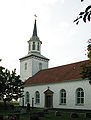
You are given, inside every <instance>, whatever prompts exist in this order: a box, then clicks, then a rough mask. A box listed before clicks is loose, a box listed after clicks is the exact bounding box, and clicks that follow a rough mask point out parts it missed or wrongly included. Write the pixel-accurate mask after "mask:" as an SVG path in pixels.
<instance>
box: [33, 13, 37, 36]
mask: <svg viewBox="0 0 91 120" xmlns="http://www.w3.org/2000/svg"><path fill="white" fill-rule="evenodd" d="M34 16H35V23H34V29H33V35H32V36H37V25H36V17H37V16H36V15H34Z"/></svg>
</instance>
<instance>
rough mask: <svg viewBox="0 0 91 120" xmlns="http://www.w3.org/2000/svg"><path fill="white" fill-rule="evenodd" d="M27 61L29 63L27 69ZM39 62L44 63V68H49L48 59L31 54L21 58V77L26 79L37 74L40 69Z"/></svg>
mask: <svg viewBox="0 0 91 120" xmlns="http://www.w3.org/2000/svg"><path fill="white" fill-rule="evenodd" d="M25 63H27V69H26V70H25ZM39 63H42V69H47V68H48V61H47V60H44V59H41V58H37V57H31V56H30V57H27V58H24V59H22V60H20V77H21V78H20V79H21V80H23V81H25V80H26V79H28V78H29V77H32V76H33V75H35V74H36V73H37V72H38V71H39Z"/></svg>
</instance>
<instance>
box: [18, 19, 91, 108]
mask: <svg viewBox="0 0 91 120" xmlns="http://www.w3.org/2000/svg"><path fill="white" fill-rule="evenodd" d="M41 44H42V41H40V39H39V37H38V36H37V26H36V20H35V23H34V29H33V35H32V37H31V38H30V40H29V41H28V54H27V55H26V56H24V57H22V58H20V76H21V79H22V80H23V81H25V84H24V97H23V98H21V100H20V105H21V106H26V105H27V104H28V103H30V106H31V107H38V108H60V109H83V110H84V109H86V110H91V93H90V92H91V85H90V83H89V80H88V79H84V80H83V79H82V78H81V74H80V73H81V69H82V68H81V65H82V64H84V63H85V62H88V60H86V61H80V62H77V63H71V64H67V65H63V66H58V67H54V68H48V62H49V59H48V58H46V57H44V56H43V55H41Z"/></svg>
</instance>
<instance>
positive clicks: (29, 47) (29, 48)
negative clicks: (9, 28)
mask: <svg viewBox="0 0 91 120" xmlns="http://www.w3.org/2000/svg"><path fill="white" fill-rule="evenodd" d="M30 50H31V46H30V43H29V51H30Z"/></svg>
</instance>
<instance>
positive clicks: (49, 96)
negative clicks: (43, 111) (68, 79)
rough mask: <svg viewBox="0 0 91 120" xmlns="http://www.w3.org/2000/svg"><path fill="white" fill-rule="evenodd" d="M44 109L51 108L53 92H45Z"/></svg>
mask: <svg viewBox="0 0 91 120" xmlns="http://www.w3.org/2000/svg"><path fill="white" fill-rule="evenodd" d="M44 94H45V107H47V108H53V92H52V91H51V90H49V89H47V90H46V91H45V92H44Z"/></svg>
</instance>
